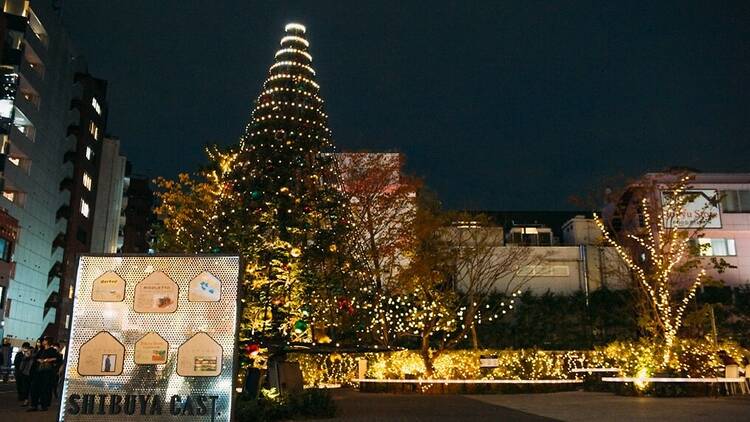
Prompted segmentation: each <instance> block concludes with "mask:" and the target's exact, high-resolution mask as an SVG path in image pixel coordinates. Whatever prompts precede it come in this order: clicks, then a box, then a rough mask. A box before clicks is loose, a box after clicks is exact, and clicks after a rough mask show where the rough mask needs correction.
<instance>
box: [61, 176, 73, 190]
mask: <svg viewBox="0 0 750 422" xmlns="http://www.w3.org/2000/svg"><path fill="white" fill-rule="evenodd" d="M64 190H67V191H72V190H73V179H72V178H70V177H66V178H64V179H62V180H61V181H60V191H61V192H62V191H64Z"/></svg>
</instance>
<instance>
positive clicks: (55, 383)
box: [52, 343, 63, 400]
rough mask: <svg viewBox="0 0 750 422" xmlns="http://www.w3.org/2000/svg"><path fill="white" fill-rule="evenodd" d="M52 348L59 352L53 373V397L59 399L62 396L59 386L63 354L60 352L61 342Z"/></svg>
mask: <svg viewBox="0 0 750 422" xmlns="http://www.w3.org/2000/svg"><path fill="white" fill-rule="evenodd" d="M52 349H54V351H55V352H56V353H57V360H56V361H55V371H54V373H53V374H52V397H54V398H55V400H57V399H59V398H60V393H59V391H58V386H59V385H60V372H62V366H63V355H62V353H60V343H55V344H53V345H52Z"/></svg>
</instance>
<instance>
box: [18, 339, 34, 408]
mask: <svg viewBox="0 0 750 422" xmlns="http://www.w3.org/2000/svg"><path fill="white" fill-rule="evenodd" d="M32 352H33V349H32V348H31V344H29V342H25V343H24V344H23V345H22V346H21V350H19V351H18V352H17V353H16V356H15V358H14V359H13V370H14V375H15V376H16V391H17V392H18V401H20V402H21V406H28V405H29V389H30V387H31V365H32V364H33V363H34V362H33V359H32Z"/></svg>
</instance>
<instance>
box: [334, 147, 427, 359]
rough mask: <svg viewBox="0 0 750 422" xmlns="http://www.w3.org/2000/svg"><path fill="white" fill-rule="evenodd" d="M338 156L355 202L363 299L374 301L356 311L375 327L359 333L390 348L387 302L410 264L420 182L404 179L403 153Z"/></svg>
mask: <svg viewBox="0 0 750 422" xmlns="http://www.w3.org/2000/svg"><path fill="white" fill-rule="evenodd" d="M336 157H337V161H338V166H339V169H340V170H341V182H342V183H341V186H342V188H343V190H344V193H345V195H346V196H347V198H348V200H349V203H350V209H351V216H352V226H353V238H352V240H353V241H354V245H353V246H354V247H355V248H356V250H357V252H358V256H359V258H360V263H361V264H362V271H363V273H364V275H365V277H366V280H367V283H366V285H365V287H366V290H365V291H364V292H362V294H361V295H360V297H361V299H365V298H367V299H369V300H360V301H359V303H358V304H357V305H356V307H357V308H358V309H360V310H361V311H363V315H362V317H363V318H364V319H365V321H363V322H365V323H368V322H373V324H372V325H370V324H368V325H369V326H367V327H363V329H362V330H360V331H362V333H369V334H374V335H372V336H368V337H369V338H368V340H371V341H375V342H377V343H380V344H382V345H385V346H388V345H390V344H391V342H392V340H393V338H392V335H391V332H390V331H391V330H390V329H389V326H390V319H389V318H386V316H387V315H386V313H387V310H386V309H385V306H386V301H385V300H386V299H387V298H388V297H389V296H391V294H392V292H393V290H394V289H395V288H396V284H397V283H398V276H399V274H400V273H401V272H402V271H403V269H404V268H405V266H407V265H408V263H409V261H408V259H407V253H408V248H409V246H410V245H411V244H412V238H413V236H414V218H415V215H416V193H417V190H418V189H419V186H420V182H419V181H418V180H416V179H413V178H409V177H405V176H404V175H403V156H402V155H401V154H397V153H344V154H337V155H336ZM368 319H369V320H370V321H367V320H368ZM372 328H375V330H372Z"/></svg>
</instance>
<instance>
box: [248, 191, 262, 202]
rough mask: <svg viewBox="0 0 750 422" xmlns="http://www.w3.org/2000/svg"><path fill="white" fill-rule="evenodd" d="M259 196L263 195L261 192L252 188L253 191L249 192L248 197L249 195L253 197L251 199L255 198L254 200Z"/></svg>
mask: <svg viewBox="0 0 750 422" xmlns="http://www.w3.org/2000/svg"><path fill="white" fill-rule="evenodd" d="M261 196H263V194H262V193H260V191H257V190H254V191H253V192H252V193H251V194H250V197H251V198H253V199H254V200H256V201H257V200H258V199H260V197H261Z"/></svg>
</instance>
